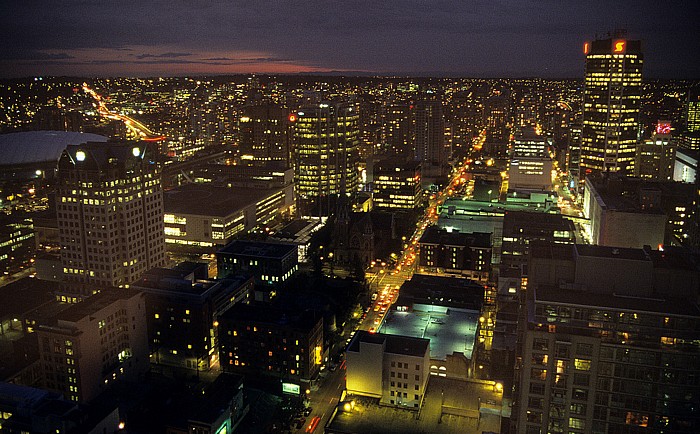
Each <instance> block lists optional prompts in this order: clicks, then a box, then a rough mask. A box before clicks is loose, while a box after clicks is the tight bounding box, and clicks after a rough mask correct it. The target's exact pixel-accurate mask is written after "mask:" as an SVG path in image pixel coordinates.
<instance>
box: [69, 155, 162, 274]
mask: <svg viewBox="0 0 700 434" xmlns="http://www.w3.org/2000/svg"><path fill="white" fill-rule="evenodd" d="M150 157H151V150H150V148H149V147H148V145H147V144H146V143H96V142H88V143H86V144H82V145H69V146H68V147H67V148H66V150H65V151H63V154H62V155H61V158H60V160H59V163H58V183H57V184H58V186H57V190H56V211H57V216H58V229H59V233H60V237H61V239H60V243H61V262H62V264H63V272H64V274H65V276H66V279H67V280H68V281H71V282H78V283H90V284H96V285H103V286H126V285H129V284H130V283H132V282H133V281H135V280H136V279H138V278H139V277H140V276H141V275H142V274H143V273H144V272H145V271H146V270H148V269H150V268H153V267H162V266H164V265H165V235H164V231H163V193H162V189H161V181H160V174H159V170H158V167H157V165H156V164H155V163H154V162H153V161H151V158H150Z"/></svg>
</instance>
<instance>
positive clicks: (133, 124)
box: [83, 83, 165, 142]
mask: <svg viewBox="0 0 700 434" xmlns="http://www.w3.org/2000/svg"><path fill="white" fill-rule="evenodd" d="M83 91H84V92H86V93H87V94H89V95H90V96H92V98H93V99H94V100H95V103H96V104H95V107H96V108H97V112H98V113H99V114H100V116H102V117H103V118H106V119H112V120H120V121H122V122H124V125H126V127H127V129H128V130H129V132H130V133H131V134H132V136H133V138H135V139H139V140H144V141H147V142H159V141H161V140H165V136H160V135H157V134H156V133H154V132H153V131H151V130H150V129H148V127H147V126H146V125H144V124H142V123H141V122H139V121H137V120H136V119H134V118H131V117H129V116H127V115H122V114H119V113H116V112H113V111H111V110H110V109H109V108H108V107H107V104H106V103H105V101H104V100H103V99H102V97H101V96H100V95H99V94H98V93H97V92H95V91H94V90H92V89H91V88H90V87H89V86H88V84H87V83H83Z"/></svg>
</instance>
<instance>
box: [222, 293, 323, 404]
mask: <svg viewBox="0 0 700 434" xmlns="http://www.w3.org/2000/svg"><path fill="white" fill-rule="evenodd" d="M219 348H220V350H219V351H220V353H219V354H220V358H219V360H220V363H221V369H222V370H223V371H224V372H233V373H239V374H243V375H256V376H264V377H270V378H279V379H281V380H282V381H283V382H287V383H293V384H296V385H298V386H300V387H301V388H302V390H305V389H306V388H307V387H308V386H309V385H310V381H311V380H312V379H315V378H316V376H317V375H318V373H319V371H320V369H321V365H322V364H323V357H324V353H325V350H324V344H323V317H322V316H321V315H318V314H316V313H315V312H313V311H294V312H292V311H284V310H280V309H277V308H273V307H270V306H269V305H267V304H236V305H234V306H232V307H231V308H230V309H228V310H227V311H226V312H225V313H224V314H223V315H221V316H220V317H219Z"/></svg>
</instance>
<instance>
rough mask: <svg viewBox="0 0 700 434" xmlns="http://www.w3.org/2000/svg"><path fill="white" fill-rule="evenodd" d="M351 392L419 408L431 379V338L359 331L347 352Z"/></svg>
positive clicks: (399, 405) (413, 408)
mask: <svg viewBox="0 0 700 434" xmlns="http://www.w3.org/2000/svg"><path fill="white" fill-rule="evenodd" d="M345 357H346V361H347V391H348V394H350V395H361V396H368V397H372V398H379V402H380V403H381V404H384V405H391V406H396V407H404V408H408V409H412V410H418V409H419V408H420V406H421V405H422V403H423V399H424V398H425V390H426V388H427V386H428V379H429V378H430V341H429V340H428V339H421V338H412V337H406V336H397V335H388V334H381V333H376V334H375V333H368V332H365V331H358V332H357V334H355V336H354V337H353V339H352V341H351V342H350V344H349V345H348V348H347V351H346V353H345Z"/></svg>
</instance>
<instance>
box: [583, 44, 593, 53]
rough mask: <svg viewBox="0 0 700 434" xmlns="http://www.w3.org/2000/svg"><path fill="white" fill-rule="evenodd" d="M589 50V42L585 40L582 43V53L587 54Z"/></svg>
mask: <svg viewBox="0 0 700 434" xmlns="http://www.w3.org/2000/svg"><path fill="white" fill-rule="evenodd" d="M590 51H591V44H590V43H588V42H586V43H584V44H583V54H588V53H589V52H590Z"/></svg>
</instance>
